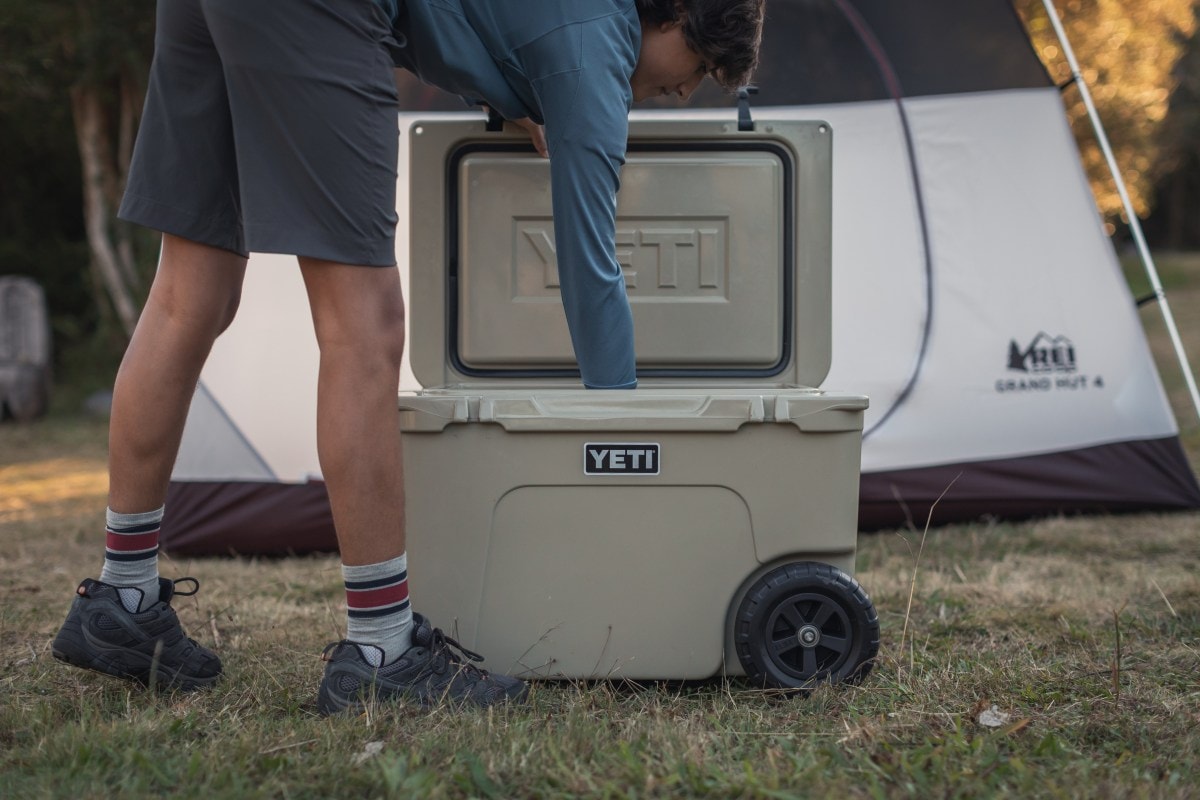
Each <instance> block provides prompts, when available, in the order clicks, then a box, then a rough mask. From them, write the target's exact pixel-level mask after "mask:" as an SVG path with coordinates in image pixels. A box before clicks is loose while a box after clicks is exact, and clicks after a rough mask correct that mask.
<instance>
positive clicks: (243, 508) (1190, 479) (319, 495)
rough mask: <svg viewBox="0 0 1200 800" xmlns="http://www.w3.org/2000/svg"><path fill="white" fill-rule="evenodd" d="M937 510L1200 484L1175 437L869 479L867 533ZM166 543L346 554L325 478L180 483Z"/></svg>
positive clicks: (944, 516) (1023, 515)
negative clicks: (300, 481)
mask: <svg viewBox="0 0 1200 800" xmlns="http://www.w3.org/2000/svg"><path fill="white" fill-rule="evenodd" d="M947 487H949V489H948V490H947ZM943 492H945V495H944V496H942V497H941V500H939V499H938V497H939V496H940V495H942V493H943ZM935 503H936V508H935V510H934V513H933V518H932V524H934V525H946V524H949V523H952V522H966V521H971V520H977V519H980V518H982V517H994V518H998V519H1028V518H1030V517H1039V516H1049V515H1053V514H1079V513H1123V512H1132V511H1183V510H1189V509H1196V508H1200V486H1198V485H1197V483H1196V478H1195V476H1194V475H1193V473H1192V470H1191V467H1190V466H1189V465H1188V462H1187V457H1186V456H1185V454H1184V452H1183V448H1182V446H1181V445H1180V443H1179V439H1178V438H1176V437H1170V438H1167V439H1154V440H1144V441H1136V442H1122V443H1119V444H1107V445H1100V446H1098V447H1088V448H1085V449H1082V450H1071V451H1068V452H1063V453H1049V454H1044V455H1037V456H1026V457H1022V458H1009V459H1000V460H996V461H979V462H973V463H969V464H950V465H942V466H937V467H925V468H922V469H907V470H899V471H896V472H876V473H865V474H864V475H863V476H862V485H861V492H860V502H859V528H860V529H861V530H864V531H869V530H879V529H881V528H897V527H903V526H907V525H912V526H914V527H917V528H923V527H924V526H925V522H926V519H928V517H929V510H930V508H932V507H933V506H934V505H935ZM161 543H162V546H163V549H164V550H166V551H167V552H169V553H171V554H172V555H181V556H208V555H234V554H240V555H291V554H299V553H311V552H332V551H336V550H337V539H336V537H335V536H334V531H333V518H332V516H331V515H330V511H329V499H328V497H327V495H326V494H325V484H324V483H322V482H320V481H312V482H309V483H305V484H282V483H250V482H220V481H211V482H206V481H186V482H185V481H173V482H172V483H171V487H170V490H169V491H168V493H167V515H166V518H165V519H164V520H163V528H162V536H161Z"/></svg>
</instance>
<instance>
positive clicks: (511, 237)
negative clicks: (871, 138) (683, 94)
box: [408, 114, 832, 387]
mask: <svg viewBox="0 0 1200 800" xmlns="http://www.w3.org/2000/svg"><path fill="white" fill-rule="evenodd" d="M731 117H732V115H731ZM510 128H511V126H510ZM408 138H409V141H410V142H411V159H410V173H409V175H410V181H409V184H410V186H411V192H412V194H411V199H410V209H411V225H410V227H409V231H410V237H411V243H410V246H411V260H410V292H411V298H410V304H409V305H410V309H411V311H410V316H411V328H410V330H411V334H410V337H411V339H410V341H411V347H412V355H411V362H412V367H413V371H414V374H415V375H416V377H417V379H418V380H419V381H420V382H421V383H422V384H423V385H424V386H426V387H435V386H471V385H491V386H497V385H502V384H503V385H512V384H513V383H514V382H515V383H517V384H522V383H526V382H528V381H530V380H536V381H537V382H538V383H539V384H541V385H546V384H547V382H549V383H551V384H554V383H557V382H559V381H561V382H562V383H563V385H565V386H570V385H574V384H577V383H578V370H577V368H576V365H575V359H574V355H573V351H572V348H571V341H570V337H569V335H568V332H567V324H566V317H565V315H564V314H563V310H562V303H561V300H560V297H559V292H558V276H557V263H556V262H555V256H554V253H555V250H554V226H553V218H552V214H551V200H550V163H549V162H548V161H546V160H545V159H542V158H539V157H538V156H537V155H536V154H535V153H534V152H533V149H532V147H531V146H530V145H529V140H528V137H527V135H526V134H524V133H523V132H520V131H517V130H511V129H509V128H506V129H505V130H504V131H489V130H487V126H486V125H485V123H484V121H483V120H482V119H480V118H479V117H478V116H473V117H470V118H468V117H465V116H462V115H456V116H455V117H453V118H446V117H445V116H442V117H439V118H436V119H429V120H420V121H416V122H414V123H412V125H411V127H410V129H409V137H408ZM831 150H832V133H831V131H830V128H829V126H828V124H826V123H824V122H819V121H813V122H803V121H779V120H766V119H757V120H755V124H754V129H753V130H739V126H738V123H737V120H736V119H733V118H730V119H729V120H713V119H711V118H710V119H694V118H688V117H682V116H676V115H667V114H663V115H661V116H658V117H649V118H647V117H639V118H635V119H633V120H631V123H630V134H629V148H628V153H627V159H626V164H625V167H624V169H623V170H622V173H621V191H620V194H619V196H618V206H617V241H616V249H617V259H618V261H619V262H620V263H621V265H622V268H623V269H624V271H625V278H626V286H627V289H628V292H629V297H630V302H631V305H632V308H633V318H634V330H635V336H636V348H637V354H638V377H639V381H640V383H641V385H642V386H643V387H653V386H663V385H679V384H681V383H688V382H691V383H694V382H696V381H702V382H703V383H705V384H707V385H713V383H714V382H716V383H718V384H720V383H736V384H738V385H745V384H747V383H751V384H760V383H761V384H767V385H773V386H779V385H792V386H818V385H819V384H820V383H821V381H822V380H824V378H825V375H826V373H827V372H828V371H829V361H830V329H831V325H830V305H831V297H830V263H831V244H830V239H831V210H830V207H831V196H832V182H831V166H830V164H831Z"/></svg>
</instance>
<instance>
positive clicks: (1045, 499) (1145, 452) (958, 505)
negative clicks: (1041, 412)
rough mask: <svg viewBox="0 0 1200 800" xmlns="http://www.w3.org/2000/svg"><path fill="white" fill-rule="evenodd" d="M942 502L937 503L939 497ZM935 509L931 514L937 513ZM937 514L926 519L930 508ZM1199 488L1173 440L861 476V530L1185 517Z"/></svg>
mask: <svg viewBox="0 0 1200 800" xmlns="http://www.w3.org/2000/svg"><path fill="white" fill-rule="evenodd" d="M942 492H945V495H944V496H942V497H941V500H938V497H939V496H941V495H942ZM935 504H936V508H934V506H935ZM931 508H934V511H933V516H932V519H931V520H930V515H929V512H930V509H931ZM1196 508H1200V486H1198V485H1197V483H1196V477H1195V475H1194V474H1193V473H1192V469H1191V466H1190V465H1189V464H1188V460H1187V456H1186V455H1185V454H1184V452H1183V447H1182V445H1180V443H1179V439H1178V438H1177V437H1174V436H1172V437H1169V438H1166V439H1149V440H1141V441H1134V442H1121V443H1117V444H1106V445H1099V446H1096V447H1087V448H1083V449H1080V450H1069V451H1066V452H1062V453H1046V454H1042V455H1036V456H1023V457H1021V458H1006V459H998V460H995V461H977V462H972V463H968V464H948V465H941V466H936V467H924V468H921V469H906V470H898V471H896V472H876V473H864V474H863V476H862V483H861V485H860V489H859V505H858V515H859V519H858V527H859V529H860V530H864V531H870V530H879V529H881V528H897V527H901V526H908V525H912V526H914V527H917V528H923V527H924V526H925V523H926V520H930V522H931V524H933V525H946V524H949V523H952V522H968V521H972V520H977V519H980V518H981V517H995V518H997V519H1007V520H1018V519H1030V518H1032V517H1044V516H1051V515H1054V514H1080V513H1110V514H1115V513H1127V512H1133V511H1185V510H1190V509H1196Z"/></svg>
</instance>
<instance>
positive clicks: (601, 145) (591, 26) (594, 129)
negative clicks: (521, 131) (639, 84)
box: [533, 17, 637, 389]
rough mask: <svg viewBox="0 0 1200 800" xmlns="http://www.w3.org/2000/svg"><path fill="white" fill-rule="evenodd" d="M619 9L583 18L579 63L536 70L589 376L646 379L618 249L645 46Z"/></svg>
mask: <svg viewBox="0 0 1200 800" xmlns="http://www.w3.org/2000/svg"><path fill="white" fill-rule="evenodd" d="M622 22H623V20H622V19H621V18H619V17H617V18H613V19H611V20H598V21H591V22H588V23H583V24H581V25H580V26H579V30H578V31H572V32H571V37H572V39H574V37H575V35H576V34H578V39H577V41H578V43H579V45H578V46H579V56H580V57H579V59H578V61H577V64H578V65H577V67H575V68H572V69H566V70H562V71H559V72H554V73H552V74H549V75H545V76H543V77H540V78H538V79H536V80H534V82H533V85H534V88H535V90H536V91H537V93H538V97H539V100H540V101H541V106H542V113H543V116H544V118H545V125H546V141H547V144H548V146H549V149H550V184H551V193H552V204H553V210H554V240H555V251H556V254H557V260H558V276H559V285H560V287H561V291H562V299H563V309H564V311H565V312H566V317H567V326H568V328H569V329H570V332H571V342H572V345H573V346H574V349H575V357H576V360H577V361H578V362H579V369H580V372H581V375H582V377H583V382H584V384H585V385H586V386H588V387H589V388H594V389H627V388H633V387H634V386H635V385H636V384H637V375H636V362H635V356H634V338H633V315H632V313H631V311H630V307H629V298H628V296H627V295H626V292H625V278H624V275H623V274H622V272H621V267H620V265H619V264H618V263H617V258H616V214H617V190H618V189H619V188H620V174H621V167H622V166H623V165H624V163H625V148H626V144H627V139H628V136H629V106H630V104H631V103H632V99H633V98H632V92H631V90H630V86H629V75H630V73H631V72H632V69H633V63H634V62H635V61H636V56H635V55H634V54H633V53H632V45H631V43H630V41H629V37H628V35H627V33H626V34H625V35H624V36H622V35H620V34H621V31H620V30H616V28H617V27H618V26H619V25H620V24H622Z"/></svg>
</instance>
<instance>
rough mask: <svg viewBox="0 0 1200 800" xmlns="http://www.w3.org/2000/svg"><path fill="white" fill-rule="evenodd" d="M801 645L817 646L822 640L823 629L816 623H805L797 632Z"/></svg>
mask: <svg viewBox="0 0 1200 800" xmlns="http://www.w3.org/2000/svg"><path fill="white" fill-rule="evenodd" d="M796 638H797V639H798V640H799V641H800V646H801V647H816V646H817V643H818V642H820V641H821V631H819V630H817V626H815V625H805V626H803V627H802V628H800V630H799V631H797V633H796Z"/></svg>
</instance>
